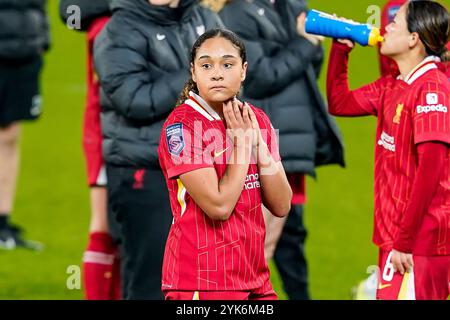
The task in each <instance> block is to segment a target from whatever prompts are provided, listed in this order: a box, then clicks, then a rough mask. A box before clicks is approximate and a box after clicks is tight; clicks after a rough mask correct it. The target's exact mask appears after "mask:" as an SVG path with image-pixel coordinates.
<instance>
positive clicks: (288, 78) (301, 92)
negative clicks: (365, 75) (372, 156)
mask: <svg viewBox="0 0 450 320" xmlns="http://www.w3.org/2000/svg"><path fill="white" fill-rule="evenodd" d="M305 7H306V6H305V4H304V1H300V0H276V1H275V4H274V5H273V4H272V3H271V1H270V0H233V1H231V3H229V4H228V5H226V6H225V7H224V8H223V9H222V10H221V11H220V12H219V15H220V17H221V18H222V21H223V23H224V24H225V26H226V27H227V28H229V29H230V30H232V31H234V32H236V33H237V34H238V35H239V36H241V37H242V39H243V40H244V42H245V45H246V48H247V51H248V52H247V57H248V62H249V66H248V74H247V78H246V81H245V83H244V89H243V95H244V98H245V99H247V100H249V101H250V102H252V103H253V104H255V105H256V106H259V107H261V108H263V109H264V110H265V111H266V113H267V114H268V116H269V117H270V119H271V121H272V123H273V125H274V127H275V128H276V129H279V130H280V131H279V134H280V153H281V157H282V159H283V165H284V168H285V170H286V171H287V172H299V173H306V174H309V175H311V176H315V167H316V166H319V165H325V164H340V165H342V166H344V157H343V146H342V142H341V138H340V134H339V130H338V128H337V126H336V124H335V122H334V120H333V119H332V118H331V117H330V116H329V114H328V111H327V108H326V106H325V103H324V101H323V99H322V96H321V93H320V91H319V88H318V86H317V76H318V74H319V73H320V67H321V65H322V61H323V49H322V48H321V47H320V46H314V45H313V44H311V43H310V42H309V41H308V40H306V39H305V38H302V37H300V36H299V35H298V34H297V31H296V17H297V15H298V14H299V13H300V11H301V10H303V9H304V8H305Z"/></svg>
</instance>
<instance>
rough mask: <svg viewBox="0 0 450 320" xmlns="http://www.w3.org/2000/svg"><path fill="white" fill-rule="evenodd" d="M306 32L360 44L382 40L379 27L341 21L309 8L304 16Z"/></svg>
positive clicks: (370, 43) (376, 42) (373, 44)
mask: <svg viewBox="0 0 450 320" xmlns="http://www.w3.org/2000/svg"><path fill="white" fill-rule="evenodd" d="M305 30H306V32H307V33H310V34H316V35H321V36H325V37H330V38H335V39H349V40H352V41H354V42H357V43H359V44H360V45H362V46H367V45H369V46H375V45H377V44H378V43H379V42H383V40H384V38H383V37H382V36H381V35H380V29H378V28H376V27H373V26H371V25H369V24H362V23H356V22H349V21H342V20H340V19H339V18H336V17H334V16H332V15H330V14H328V13H324V12H321V11H317V10H310V11H309V12H308V15H307V16H306V24H305Z"/></svg>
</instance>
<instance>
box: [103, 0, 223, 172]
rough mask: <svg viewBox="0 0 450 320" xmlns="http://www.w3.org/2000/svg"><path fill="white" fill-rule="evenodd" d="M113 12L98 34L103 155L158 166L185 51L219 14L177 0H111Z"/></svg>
mask: <svg viewBox="0 0 450 320" xmlns="http://www.w3.org/2000/svg"><path fill="white" fill-rule="evenodd" d="M112 9H113V16H112V18H111V20H110V21H109V23H108V25H107V26H106V27H105V29H104V30H103V31H102V33H101V34H100V35H99V36H98V37H97V40H96V42H95V48H94V64H95V68H96V71H97V73H98V76H99V79H100V84H101V88H102V90H101V105H102V115H101V123H102V131H103V155H104V158H105V160H106V162H107V163H109V164H112V165H116V166H132V167H144V168H145V167H158V168H159V164H158V152H157V149H158V144H159V136H160V133H161V129H162V124H163V122H164V120H165V119H166V117H167V115H168V114H169V113H170V112H171V111H172V109H173V108H174V107H175V104H176V101H177V98H178V96H179V94H180V93H181V91H182V89H183V86H184V83H185V82H186V81H187V79H188V77H189V69H188V68H189V57H188V56H189V51H190V49H191V47H192V45H193V44H194V41H195V40H196V39H197V38H198V36H199V35H200V34H202V33H203V32H204V31H205V30H208V29H211V28H214V27H218V26H222V23H221V21H220V18H219V17H218V16H217V15H216V14H215V13H213V12H212V11H210V10H209V9H206V8H203V7H201V6H199V5H198V4H196V1H195V0H181V1H180V6H179V8H177V9H171V8H169V7H166V6H164V7H162V6H153V5H150V4H149V3H148V1H147V0H113V2H112Z"/></svg>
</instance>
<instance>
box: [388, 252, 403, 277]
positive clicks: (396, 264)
mask: <svg viewBox="0 0 450 320" xmlns="http://www.w3.org/2000/svg"><path fill="white" fill-rule="evenodd" d="M391 262H392V265H393V266H394V269H395V271H396V272H400V273H401V274H403V272H404V270H403V266H402V262H401V260H400V257H399V256H398V255H397V254H394V255H392V258H391Z"/></svg>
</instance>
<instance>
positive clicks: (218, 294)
mask: <svg viewBox="0 0 450 320" xmlns="http://www.w3.org/2000/svg"><path fill="white" fill-rule="evenodd" d="M164 297H165V298H166V300H278V297H277V294H276V293H275V291H273V290H270V291H268V292H258V291H256V290H255V291H165V292H164Z"/></svg>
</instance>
